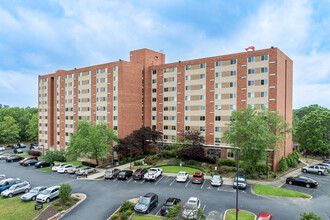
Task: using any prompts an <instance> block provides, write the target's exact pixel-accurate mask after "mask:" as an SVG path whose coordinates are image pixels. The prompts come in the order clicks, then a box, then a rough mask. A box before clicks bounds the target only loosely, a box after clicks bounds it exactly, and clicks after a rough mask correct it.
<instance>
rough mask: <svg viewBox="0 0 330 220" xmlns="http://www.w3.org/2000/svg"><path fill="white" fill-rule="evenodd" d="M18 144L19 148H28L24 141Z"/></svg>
mask: <svg viewBox="0 0 330 220" xmlns="http://www.w3.org/2000/svg"><path fill="white" fill-rule="evenodd" d="M17 146H18V147H19V148H26V145H25V144H24V143H18V144H17Z"/></svg>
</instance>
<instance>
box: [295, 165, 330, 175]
mask: <svg viewBox="0 0 330 220" xmlns="http://www.w3.org/2000/svg"><path fill="white" fill-rule="evenodd" d="M301 170H302V172H304V173H317V174H318V175H325V174H327V173H328V171H327V169H326V167H324V166H319V165H311V166H309V167H303V168H302V169H301Z"/></svg>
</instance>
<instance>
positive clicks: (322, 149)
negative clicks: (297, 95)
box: [297, 109, 330, 156]
mask: <svg viewBox="0 0 330 220" xmlns="http://www.w3.org/2000/svg"><path fill="white" fill-rule="evenodd" d="M297 138H298V142H299V143H300V148H301V149H304V150H307V151H310V152H312V153H314V154H319V155H326V156H328V155H329V153H330V110H328V109H318V110H315V111H312V112H310V113H309V114H308V115H305V116H304V117H303V119H302V121H300V122H299V124H298V128H297Z"/></svg>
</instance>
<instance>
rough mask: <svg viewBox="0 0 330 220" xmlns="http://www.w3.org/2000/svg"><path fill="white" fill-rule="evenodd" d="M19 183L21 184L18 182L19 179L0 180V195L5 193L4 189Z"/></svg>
mask: <svg viewBox="0 0 330 220" xmlns="http://www.w3.org/2000/svg"><path fill="white" fill-rule="evenodd" d="M21 182H22V180H20V179H12V178H9V179H4V180H1V181H0V193H1V192H2V191H5V190H6V189H9V188H10V187H11V186H12V185H15V184H18V183H21Z"/></svg>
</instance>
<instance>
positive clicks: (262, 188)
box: [254, 184, 312, 199]
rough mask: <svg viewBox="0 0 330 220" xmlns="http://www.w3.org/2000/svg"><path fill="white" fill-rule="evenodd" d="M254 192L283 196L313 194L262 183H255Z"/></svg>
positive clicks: (303, 196)
mask: <svg viewBox="0 0 330 220" xmlns="http://www.w3.org/2000/svg"><path fill="white" fill-rule="evenodd" d="M254 193H255V194H257V195H267V196H281V197H291V198H303V199H306V198H311V197H312V196H311V195H308V194H305V193H300V192H295V191H291V190H287V189H282V188H277V187H272V186H266V185H261V184H255V185H254Z"/></svg>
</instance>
